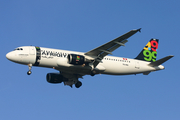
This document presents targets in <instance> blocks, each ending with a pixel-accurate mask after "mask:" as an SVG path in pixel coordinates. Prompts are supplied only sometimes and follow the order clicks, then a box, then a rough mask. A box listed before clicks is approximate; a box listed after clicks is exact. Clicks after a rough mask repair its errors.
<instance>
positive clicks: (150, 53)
mask: <svg viewBox="0 0 180 120" xmlns="http://www.w3.org/2000/svg"><path fill="white" fill-rule="evenodd" d="M158 42H159V40H158V39H151V40H150V41H149V42H148V43H147V45H146V46H145V47H144V48H143V50H142V51H141V52H140V53H139V55H138V56H137V57H136V58H135V59H138V60H144V61H148V62H155V61H156V57H157V49H158Z"/></svg>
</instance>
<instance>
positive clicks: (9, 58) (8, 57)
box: [6, 52, 15, 61]
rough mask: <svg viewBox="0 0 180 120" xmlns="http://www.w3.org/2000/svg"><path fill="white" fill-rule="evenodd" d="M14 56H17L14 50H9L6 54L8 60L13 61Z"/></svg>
mask: <svg viewBox="0 0 180 120" xmlns="http://www.w3.org/2000/svg"><path fill="white" fill-rule="evenodd" d="M14 57H15V56H14V54H13V53H12V52H9V53H7V54H6V58H7V59H8V60H11V61H12V60H13V59H14Z"/></svg>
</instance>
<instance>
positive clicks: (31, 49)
mask: <svg viewBox="0 0 180 120" xmlns="http://www.w3.org/2000/svg"><path fill="white" fill-rule="evenodd" d="M29 54H30V55H35V47H32V46H31V47H29Z"/></svg>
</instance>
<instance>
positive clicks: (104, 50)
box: [85, 28, 141, 67]
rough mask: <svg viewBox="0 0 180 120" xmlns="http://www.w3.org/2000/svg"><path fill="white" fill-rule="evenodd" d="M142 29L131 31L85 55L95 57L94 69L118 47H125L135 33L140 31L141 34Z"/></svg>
mask: <svg viewBox="0 0 180 120" xmlns="http://www.w3.org/2000/svg"><path fill="white" fill-rule="evenodd" d="M140 30H141V28H140V29H137V30H131V31H129V32H127V33H125V34H124V35H122V36H120V37H118V38H116V39H114V40H112V41H110V42H108V43H105V44H104V45H101V46H99V47H97V48H95V49H93V50H91V51H89V52H86V53H85V55H88V56H93V57H95V60H94V62H93V65H94V67H96V66H97V65H98V64H99V62H100V61H101V60H102V59H103V58H104V57H105V56H106V55H108V54H112V53H111V52H113V51H114V50H116V49H117V48H118V47H120V46H125V45H124V44H125V43H126V42H128V41H127V40H126V39H128V38H129V37H131V36H132V35H134V34H135V33H137V32H138V31H139V32H140Z"/></svg>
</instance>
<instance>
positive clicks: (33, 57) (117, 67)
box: [6, 46, 164, 75]
mask: <svg viewBox="0 0 180 120" xmlns="http://www.w3.org/2000/svg"><path fill="white" fill-rule="evenodd" d="M68 54H78V55H84V53H83V52H74V51H67V50H59V49H51V48H44V47H35V46H23V47H19V48H17V49H15V50H14V51H12V52H9V53H8V54H7V55H6V57H7V58H8V59H9V60H11V61H13V62H16V63H20V64H25V65H29V64H32V65H33V66H39V67H48V68H54V69H56V70H59V71H61V72H66V73H71V74H81V75H89V74H91V70H92V69H93V67H92V66H91V63H89V65H72V64H69V63H68V62H67V56H68ZM149 63H150V62H146V61H141V60H137V59H129V58H122V57H114V56H105V57H104V59H103V60H102V61H101V62H100V63H99V64H98V65H97V66H96V67H95V68H94V70H95V73H96V74H109V75H127V74H138V73H144V74H145V73H148V72H151V71H156V70H161V69H164V66H162V65H159V66H156V67H151V66H148V64H149Z"/></svg>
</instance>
